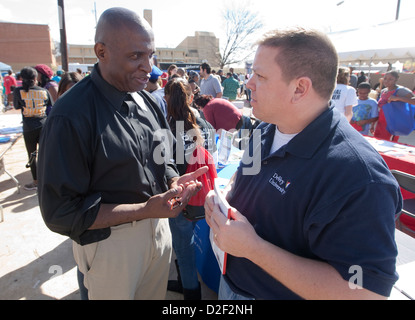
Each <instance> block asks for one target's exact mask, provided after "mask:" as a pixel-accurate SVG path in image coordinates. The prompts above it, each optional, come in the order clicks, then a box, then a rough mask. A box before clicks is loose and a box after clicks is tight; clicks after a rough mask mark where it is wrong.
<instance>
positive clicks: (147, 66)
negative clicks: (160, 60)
mask: <svg viewBox="0 0 415 320" xmlns="http://www.w3.org/2000/svg"><path fill="white" fill-rule="evenodd" d="M141 69H142V70H143V71H145V72H147V73H151V71H152V69H153V58H150V59H143V63H142V64H141Z"/></svg>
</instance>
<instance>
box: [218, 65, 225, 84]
mask: <svg viewBox="0 0 415 320" xmlns="http://www.w3.org/2000/svg"><path fill="white" fill-rule="evenodd" d="M218 76H219V77H220V83H221V84H222V83H223V81H225V80H226V77H225V76H224V75H223V70H222V69H219V71H218Z"/></svg>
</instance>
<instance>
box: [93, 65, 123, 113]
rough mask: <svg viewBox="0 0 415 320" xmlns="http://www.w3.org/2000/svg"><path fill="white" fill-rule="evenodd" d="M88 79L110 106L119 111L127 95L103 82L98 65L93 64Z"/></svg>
mask: <svg viewBox="0 0 415 320" xmlns="http://www.w3.org/2000/svg"><path fill="white" fill-rule="evenodd" d="M90 77H91V79H92V82H93V83H94V84H95V85H96V86H97V88H98V90H99V91H100V92H101V94H102V95H103V96H104V97H105V98H106V99H107V100H108V101H109V102H110V103H111V104H112V106H113V107H114V108H115V109H116V110H118V111H120V110H121V106H122V104H123V102H124V100H125V99H126V97H127V94H128V93H127V92H121V91H119V90H118V89H117V88H115V87H114V86H112V85H111V84H109V83H108V82H107V81H105V80H104V78H102V76H101V72H100V70H99V65H98V63H97V64H95V66H94V69H93V70H92V72H91V75H90Z"/></svg>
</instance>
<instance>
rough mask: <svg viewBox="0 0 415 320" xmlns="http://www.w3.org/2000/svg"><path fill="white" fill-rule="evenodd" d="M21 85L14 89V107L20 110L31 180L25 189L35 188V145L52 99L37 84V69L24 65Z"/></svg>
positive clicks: (21, 73)
mask: <svg viewBox="0 0 415 320" xmlns="http://www.w3.org/2000/svg"><path fill="white" fill-rule="evenodd" d="M20 75H21V77H22V86H21V87H18V88H16V89H15V94H14V108H15V109H20V110H21V111H22V117H23V137H24V142H25V145H26V150H27V155H28V159H29V162H28V163H29V164H30V171H31V173H32V178H33V181H32V182H31V183H29V184H26V185H24V189H25V190H37V185H38V173H37V155H36V153H37V147H38V144H39V140H40V134H41V132H42V129H43V127H44V125H45V122H46V117H47V115H46V110H47V109H48V107H50V106H51V105H52V100H51V97H50V94H49V91H47V90H46V89H44V88H41V87H39V86H37V76H38V74H37V71H36V70H35V69H34V68H31V67H25V68H23V69H22V70H21V71H20Z"/></svg>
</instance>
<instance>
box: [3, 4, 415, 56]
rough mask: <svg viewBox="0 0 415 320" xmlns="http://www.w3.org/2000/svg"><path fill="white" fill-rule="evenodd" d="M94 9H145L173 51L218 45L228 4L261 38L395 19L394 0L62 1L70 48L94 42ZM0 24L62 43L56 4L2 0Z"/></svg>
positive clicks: (411, 8) (159, 40)
mask: <svg viewBox="0 0 415 320" xmlns="http://www.w3.org/2000/svg"><path fill="white" fill-rule="evenodd" d="M95 5H96V15H97V18H99V16H100V15H101V13H102V12H103V11H105V10H106V9H108V8H110V7H116V6H117V7H126V8H129V9H131V10H133V11H136V12H137V13H138V14H140V15H142V14H143V10H144V9H150V10H153V30H154V34H155V45H156V47H167V48H175V47H176V46H178V45H179V44H180V42H181V41H182V40H184V39H185V38H186V37H187V36H193V35H194V33H195V31H208V32H213V33H214V34H215V35H216V37H218V38H219V39H220V45H221V44H224V40H223V39H224V37H225V35H224V31H223V30H224V19H223V12H224V9H225V7H230V6H232V5H238V6H244V7H246V8H249V9H250V10H251V11H252V12H256V13H257V15H258V17H259V18H260V19H261V20H262V22H263V24H264V28H263V29H262V30H261V31H260V33H259V34H258V37H259V36H260V35H262V34H263V33H265V32H267V31H270V30H272V29H277V28H284V27H288V26H293V25H299V26H304V27H313V28H317V29H319V30H322V31H324V32H326V33H329V32H335V31H340V30H348V29H354V28H359V27H365V26H370V25H376V24H381V23H386V22H390V21H393V20H395V15H396V8H397V0H344V1H341V0H288V1H287V0H238V1H234V0H208V1H200V0H151V1H143V0H141V1H137V0H96V1H94V0H65V1H64V7H65V23H66V34H67V42H68V43H69V44H93V43H94V42H93V39H94V34H95V24H96V20H95V11H94V6H95ZM414 17H415V1H414V0H401V5H400V19H407V18H414ZM0 21H5V22H15V23H35V24H48V25H49V27H50V31H51V36H52V38H53V39H54V40H56V41H58V42H59V41H60V29H59V16H58V5H57V0H1V2H0ZM410 34H411V33H409V34H408V35H406V36H409V35H410ZM396 36H397V37H399V36H402V37H403V36H405V35H404V34H398V35H396ZM406 36H405V37H406Z"/></svg>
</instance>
